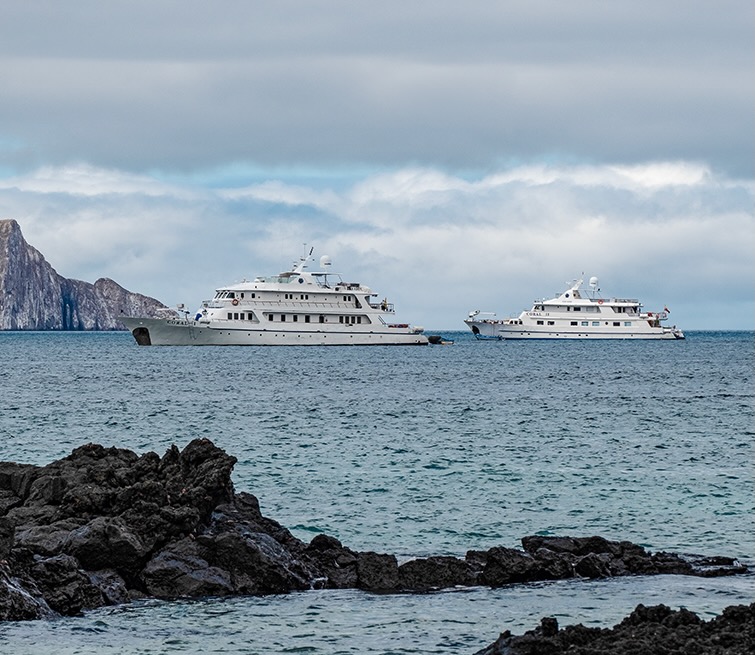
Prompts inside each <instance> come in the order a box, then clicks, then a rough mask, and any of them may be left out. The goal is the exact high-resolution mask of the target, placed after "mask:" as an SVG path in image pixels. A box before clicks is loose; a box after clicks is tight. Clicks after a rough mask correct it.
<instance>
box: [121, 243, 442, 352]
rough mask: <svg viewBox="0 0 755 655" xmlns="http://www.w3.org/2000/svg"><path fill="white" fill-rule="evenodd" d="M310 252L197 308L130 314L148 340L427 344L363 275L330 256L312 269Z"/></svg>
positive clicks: (131, 324)
mask: <svg viewBox="0 0 755 655" xmlns="http://www.w3.org/2000/svg"><path fill="white" fill-rule="evenodd" d="M311 255H312V250H310V251H309V255H307V256H304V257H301V258H300V259H299V261H298V262H294V264H293V266H292V267H291V269H290V270H288V271H284V272H283V273H279V274H278V275H271V276H264V277H256V278H255V279H254V280H251V281H248V280H244V281H242V282H238V283H236V284H231V285H228V286H225V287H221V288H219V289H217V290H216V291H215V296H214V297H213V299H212V300H207V301H205V302H203V303H202V306H201V307H200V308H199V310H198V311H197V312H196V313H193V314H192V313H190V312H188V311H186V310H185V308H184V306H183V305H179V306H178V311H175V310H170V314H171V315H169V316H166V317H164V318H146V317H132V318H128V317H123V318H121V321H122V322H123V324H124V325H125V326H126V328H127V329H128V330H129V331H130V332H131V334H132V335H133V337H134V339H136V342H137V343H138V344H139V345H141V346H150V345H152V346H299V345H320V346H331V345H333V346H342V345H355V346H356V345H360V346H369V345H386V346H400V345H416V346H425V345H427V343H428V339H427V337H426V336H425V335H424V334H423V331H424V330H423V329H422V328H421V327H413V326H411V325H409V324H407V323H400V322H398V321H396V318H395V310H394V307H393V303H389V302H388V299H387V298H383V300H379V299H378V294H376V293H373V292H372V290H371V289H370V288H369V287H366V286H364V285H362V284H360V283H359V282H344V281H343V280H342V279H341V276H340V275H339V274H338V273H333V272H332V271H330V270H329V269H330V266H331V262H330V259H329V258H328V257H327V256H323V257H321V258H320V269H321V270H319V271H309V270H307V268H308V263H309V261H311Z"/></svg>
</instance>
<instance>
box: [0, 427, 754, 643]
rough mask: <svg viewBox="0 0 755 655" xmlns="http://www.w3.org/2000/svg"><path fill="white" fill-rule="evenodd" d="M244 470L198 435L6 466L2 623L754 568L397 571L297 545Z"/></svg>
mask: <svg viewBox="0 0 755 655" xmlns="http://www.w3.org/2000/svg"><path fill="white" fill-rule="evenodd" d="M235 462H236V459H235V458H234V457H233V456H231V455H229V454H227V453H226V452H224V451H223V450H222V449H220V448H218V447H217V446H215V445H214V444H213V443H212V442H211V441H209V440H207V439H196V440H194V441H192V442H191V443H189V444H188V445H187V446H186V447H185V448H184V449H183V450H179V449H178V448H177V447H176V446H173V447H171V448H170V449H169V450H168V451H167V452H166V453H165V454H164V455H163V456H162V457H160V456H159V455H158V454H156V453H153V452H148V453H145V454H142V455H138V454H136V453H134V452H132V451H129V450H125V449H119V448H114V447H110V448H106V447H104V446H101V445H96V444H88V445H84V446H81V447H79V448H77V449H75V450H74V451H73V452H72V453H71V454H70V455H68V456H67V457H64V458H63V459H60V460H58V461H55V462H52V463H50V464H47V465H46V466H34V465H31V464H22V463H14V462H3V463H0V620H24V619H39V618H44V617H51V616H56V615H76V614H79V613H80V612H81V611H82V610H85V609H92V608H96V607H101V606H103V605H112V604H120V603H127V602H130V601H131V600H134V599H139V598H145V597H153V598H163V599H170V598H179V597H203V596H230V595H252V594H253V595H259V594H279V593H287V592H291V591H295V590H305V589H311V588H341V589H343V588H355V589H363V590H366V591H370V592H380V593H393V592H426V591H430V590H436V589H443V588H448V587H454V586H459V585H462V586H472V585H486V586H490V587H498V586H501V585H506V584H512V583H520V582H529V581H535V580H549V579H562V578H570V577H583V578H600V577H606V576H618V575H653V574H661V573H666V574H679V575H700V576H714V575H715V576H717V575H732V574H738V573H743V572H745V571H746V568H745V567H744V566H742V565H741V564H740V563H739V562H737V561H736V560H735V559H733V558H730V557H725V556H713V557H702V556H689V555H679V554H674V553H664V552H658V553H650V552H648V551H646V550H645V549H644V548H642V547H640V546H638V545H636V544H633V543H630V542H626V541H609V540H607V539H604V538H602V537H595V536H593V537H582V538H575V537H542V536H530V537H525V538H523V539H522V546H523V549H522V550H519V549H514V548H505V547H494V548H491V549H489V550H487V551H476V550H470V551H469V552H467V553H466V556H465V557H464V558H456V557H449V556H437V557H428V558H421V559H414V560H410V561H407V562H403V563H401V564H399V563H398V560H397V558H396V557H395V555H391V554H387V553H376V552H359V551H355V550H352V549H350V548H348V547H346V546H344V545H343V544H341V542H340V541H339V540H338V539H337V538H335V537H333V536H328V535H324V534H321V535H317V536H316V537H314V538H313V539H312V540H311V542H310V543H304V542H302V541H301V540H299V539H297V538H296V537H295V536H293V535H292V533H291V532H289V531H288V530H287V529H286V528H285V527H283V526H281V525H280V524H279V523H277V522H276V521H274V520H273V519H270V518H267V517H265V516H263V515H262V513H261V512H260V507H259V503H258V501H257V498H255V497H254V496H253V495H251V494H249V493H246V492H239V493H236V492H235V490H234V488H233V484H232V482H231V473H232V470H233V466H234V464H235ZM491 652H494V651H491ZM502 652H507V651H502Z"/></svg>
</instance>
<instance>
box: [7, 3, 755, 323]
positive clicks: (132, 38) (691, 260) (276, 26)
mask: <svg viewBox="0 0 755 655" xmlns="http://www.w3.org/2000/svg"><path fill="white" fill-rule="evenodd" d="M754 26H755V9H754V5H753V3H752V2H751V0H719V1H718V2H715V3H714V2H710V1H709V0H704V1H703V0H686V1H684V2H681V1H679V2H677V1H676V0H664V1H662V2H658V0H652V1H650V0H631V1H629V0H627V1H624V2H623V1H620V0H615V1H607V0H595V1H586V0H570V1H568V2H565V1H564V0H526V1H525V0H522V1H507V0H495V1H493V0H491V1H475V0H469V1H467V2H463V3H462V2H458V1H455V2H451V1H444V0H426V1H418V2H411V1H410V0H403V1H401V2H392V1H390V0H389V1H385V0H384V1H382V2H374V1H371V2H360V1H353V0H352V1H348V2H347V1H345V0H339V1H335V0H332V1H331V0H321V1H318V0H307V1H305V0H300V1H298V2H289V1H286V0H275V1H274V2H251V1H237V2H228V1H226V2H224V1H222V0H218V1H217V2H206V0H205V1H202V2H194V1H192V0H176V1H173V2H159V1H156V0H150V1H149V2H141V1H139V0H128V1H126V2H117V1H112V0H111V1H108V2H103V1H102V0H96V1H93V2H89V1H88V0H87V1H77V0H71V1H70V2H58V1H35V0H3V2H1V3H0V218H15V219H16V220H18V222H19V223H20V224H21V228H22V230H23V233H24V236H25V237H26V239H27V240H28V241H29V242H30V243H31V244H32V245H34V246H35V247H36V248H38V249H39V250H40V251H41V252H42V253H43V254H44V255H45V257H46V258H47V259H48V261H50V263H51V264H52V265H53V266H54V267H55V268H56V269H57V270H58V272H59V273H60V274H61V275H64V276H66V277H73V278H77V279H83V280H87V281H90V282H93V281H94V280H96V279H97V278H99V277H111V278H113V279H115V280H116V281H117V282H119V283H120V284H123V285H124V286H125V287H127V288H129V289H131V290H133V291H139V292H141V293H145V294H148V295H151V296H154V297H156V298H158V299H160V300H162V301H163V302H165V303H167V304H175V303H177V302H185V303H187V304H189V305H190V306H195V305H197V304H198V303H199V302H200V301H201V300H203V299H206V298H208V297H210V296H211V295H212V292H213V290H214V289H215V288H216V287H218V286H220V285H223V284H226V283H230V282H233V281H236V280H239V279H241V278H243V277H252V276H254V275H258V274H270V273H275V272H278V271H279V270H283V269H285V268H287V266H288V265H289V264H290V262H291V261H293V260H294V259H295V258H297V257H298V256H299V255H300V254H301V253H302V252H303V251H304V245H303V244H304V243H306V244H309V246H314V247H315V255H322V254H328V255H330V256H331V259H333V262H334V269H336V270H338V271H340V272H342V273H343V274H344V277H346V278H349V279H350V280H355V281H356V280H358V281H361V282H363V283H365V284H368V285H370V286H372V287H373V289H374V290H375V291H376V292H378V293H379V294H380V295H381V297H382V296H388V298H389V300H391V301H393V302H395V303H396V305H397V309H398V316H399V318H400V319H402V320H407V321H411V322H413V323H415V324H421V325H424V326H425V327H427V328H429V329H445V330H450V329H464V325H463V323H462V320H463V319H464V318H465V317H466V315H467V313H468V312H469V311H470V310H472V309H481V310H484V311H496V312H498V313H499V315H501V316H508V315H510V314H513V313H518V312H519V311H521V310H522V309H524V308H525V307H527V306H529V305H530V304H531V303H532V301H533V300H534V298H536V297H543V296H550V295H551V294H553V293H555V292H558V291H561V290H562V287H563V285H564V283H566V282H568V281H570V280H572V279H573V278H575V277H579V276H580V275H581V274H582V273H583V272H584V274H585V276H586V277H590V276H592V275H596V276H598V277H599V278H600V286H601V287H602V289H603V291H604V293H605V294H606V295H618V296H623V297H626V296H631V297H639V298H640V300H642V301H643V302H644V303H645V305H646V307H647V308H648V309H658V308H661V307H662V306H663V305H664V304H665V305H667V306H668V307H669V308H670V309H671V319H672V321H671V322H673V323H675V324H677V325H679V326H680V327H682V328H686V329H689V330H694V329H753V328H754V327H755V302H754V300H755V217H754V214H753V212H754V210H753V207H754V196H755V193H754V189H755V121H754V119H753V115H754V113H753V112H754V110H755V84H753V79H754V78H755V43H754V41H755V39H754V36H753V35H754V34H755V32H754V31H753V28H754Z"/></svg>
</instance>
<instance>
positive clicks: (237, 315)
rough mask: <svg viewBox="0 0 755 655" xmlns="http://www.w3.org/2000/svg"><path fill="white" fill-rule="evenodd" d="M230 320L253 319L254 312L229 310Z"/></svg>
mask: <svg viewBox="0 0 755 655" xmlns="http://www.w3.org/2000/svg"><path fill="white" fill-rule="evenodd" d="M228 320H229V321H253V320H254V314H253V313H252V312H228Z"/></svg>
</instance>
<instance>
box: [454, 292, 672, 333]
mask: <svg viewBox="0 0 755 655" xmlns="http://www.w3.org/2000/svg"><path fill="white" fill-rule="evenodd" d="M581 284H582V280H575V281H574V283H573V284H572V285H571V286H570V287H569V288H568V289H566V291H564V292H563V293H562V294H560V295H559V296H557V297H555V298H550V299H548V300H536V301H535V304H534V305H533V307H532V309H531V310H529V311H524V312H522V313H521V314H519V316H517V317H516V318H508V319H498V318H495V314H491V313H482V312H480V311H474V312H470V314H469V317H468V318H467V319H466V320H465V321H464V322H465V323H466V324H467V326H468V327H469V329H471V330H472V332H473V333H474V335H475V336H476V337H477V338H478V339H601V340H603V339H626V340H640V339H643V340H647V339H651V340H655V339H659V340H664V341H674V340H676V339H684V333H683V332H682V331H681V330H679V329H677V328H676V326H674V327H667V326H665V325H663V324H662V321H665V320H666V318H667V317H668V312H669V310H668V308H666V307H664V309H663V311H661V312H645V311H643V310H642V305H641V304H640V301H639V300H636V299H630V298H602V297H600V296H598V295H597V293H598V292H599V291H600V289H598V288H597V287H598V278H596V277H593V278H591V279H590V289H583V288H581Z"/></svg>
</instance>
